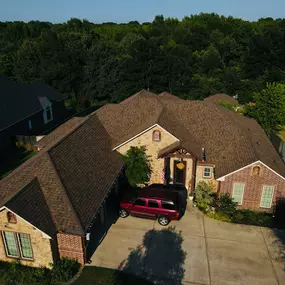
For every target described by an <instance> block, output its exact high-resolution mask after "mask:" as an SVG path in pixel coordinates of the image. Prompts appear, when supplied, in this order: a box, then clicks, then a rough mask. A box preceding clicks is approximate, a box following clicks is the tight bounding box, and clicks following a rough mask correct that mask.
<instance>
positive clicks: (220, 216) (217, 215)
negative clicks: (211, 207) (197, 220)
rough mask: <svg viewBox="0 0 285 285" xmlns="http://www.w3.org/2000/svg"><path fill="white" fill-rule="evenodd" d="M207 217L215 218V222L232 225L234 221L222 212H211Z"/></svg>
mask: <svg viewBox="0 0 285 285" xmlns="http://www.w3.org/2000/svg"><path fill="white" fill-rule="evenodd" d="M207 216H208V217H209V218H213V219H215V220H219V221H222V222H228V223H230V222H231V221H232V220H231V219H230V218H229V217H228V216H226V215H225V214H223V213H222V212H210V213H207Z"/></svg>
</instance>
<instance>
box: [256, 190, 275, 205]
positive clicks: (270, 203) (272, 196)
mask: <svg viewBox="0 0 285 285" xmlns="http://www.w3.org/2000/svg"><path fill="white" fill-rule="evenodd" d="M268 186H269V187H273V193H272V197H271V201H270V207H263V206H261V202H262V196H263V191H264V187H268ZM274 194H275V185H263V188H262V193H261V198H260V203H259V207H260V208H262V209H271V207H272V201H273V197H274Z"/></svg>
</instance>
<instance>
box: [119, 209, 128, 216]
mask: <svg viewBox="0 0 285 285" xmlns="http://www.w3.org/2000/svg"><path fill="white" fill-rule="evenodd" d="M128 215H129V213H128V212H127V211H126V210H124V209H121V210H120V217H121V218H126V217H127V216H128Z"/></svg>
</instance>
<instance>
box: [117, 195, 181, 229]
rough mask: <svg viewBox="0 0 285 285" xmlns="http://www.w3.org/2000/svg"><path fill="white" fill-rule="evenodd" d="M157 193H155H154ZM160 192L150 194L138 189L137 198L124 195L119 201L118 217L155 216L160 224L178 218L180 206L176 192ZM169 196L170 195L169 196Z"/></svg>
mask: <svg viewBox="0 0 285 285" xmlns="http://www.w3.org/2000/svg"><path fill="white" fill-rule="evenodd" d="M156 194H157V193H156ZM169 194H170V193H168V195H166V193H161V195H159V196H164V197H157V196H158V195H156V197H151V196H152V195H151V194H150V193H149V192H146V191H143V190H142V191H140V192H139V193H138V196H137V198H133V199H129V198H127V197H128V196H125V197H124V199H123V200H122V201H121V203H120V207H121V209H120V217H121V218H126V217H127V216H128V215H129V214H131V215H136V216H142V217H149V218H157V219H158V222H159V223H160V224H161V225H162V226H167V225H168V224H169V223H170V221H171V220H178V219H179V217H180V210H181V206H180V203H179V199H178V197H177V194H176V193H171V195H169ZM170 196H171V197H170Z"/></svg>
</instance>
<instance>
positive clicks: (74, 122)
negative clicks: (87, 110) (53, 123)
mask: <svg viewBox="0 0 285 285" xmlns="http://www.w3.org/2000/svg"><path fill="white" fill-rule="evenodd" d="M86 119H87V118H84V117H73V118H71V119H70V120H68V121H67V122H65V123H64V124H62V125H60V126H59V127H58V128H56V129H55V130H54V131H52V132H51V133H49V134H48V135H46V136H44V137H43V138H42V139H41V140H39V141H38V142H37V143H36V144H35V146H36V147H38V148H39V149H42V148H43V147H45V146H47V145H49V144H51V143H53V142H55V141H57V140H59V139H60V138H61V137H63V136H65V135H67V134H68V133H70V132H71V131H72V130H73V129H75V128H76V127H77V126H79V125H80V124H82V123H83V122H84V121H85V120H86Z"/></svg>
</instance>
